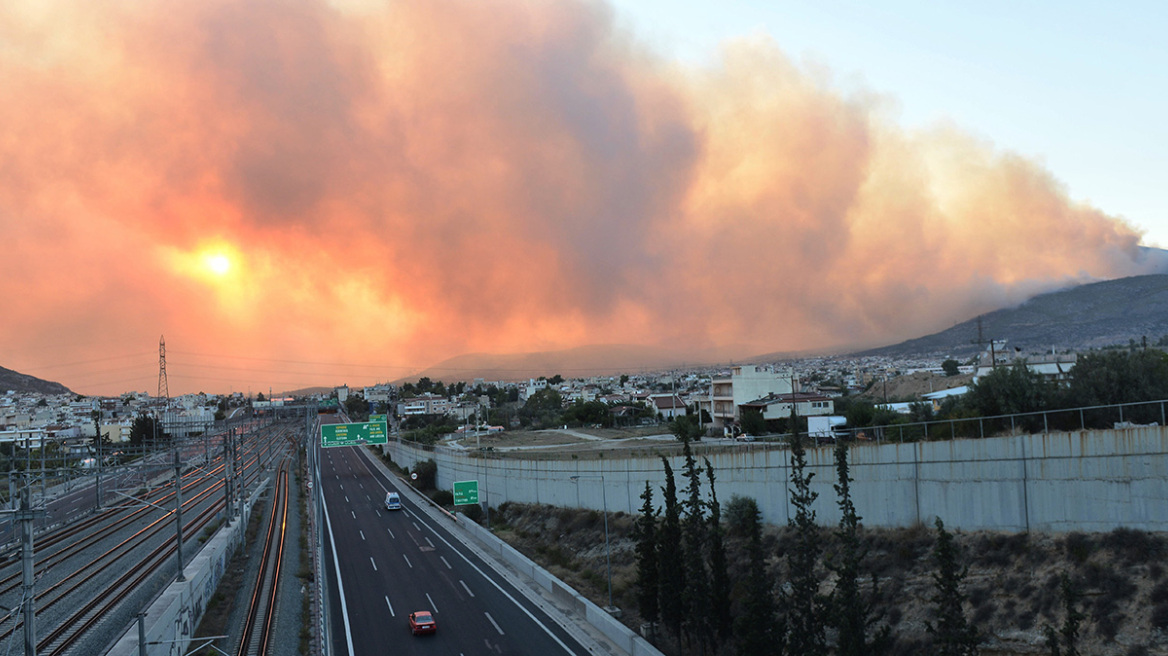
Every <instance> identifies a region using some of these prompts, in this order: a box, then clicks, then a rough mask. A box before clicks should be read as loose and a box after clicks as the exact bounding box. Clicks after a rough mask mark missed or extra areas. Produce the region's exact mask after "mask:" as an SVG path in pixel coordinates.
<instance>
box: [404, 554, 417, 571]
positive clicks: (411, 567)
mask: <svg viewBox="0 0 1168 656" xmlns="http://www.w3.org/2000/svg"><path fill="white" fill-rule="evenodd" d="M402 558H405V559H406V564H407V565H409V566H410V569H413V568H414V564H413V563H411V562H410V557H409V556H407V555H405V554H402Z"/></svg>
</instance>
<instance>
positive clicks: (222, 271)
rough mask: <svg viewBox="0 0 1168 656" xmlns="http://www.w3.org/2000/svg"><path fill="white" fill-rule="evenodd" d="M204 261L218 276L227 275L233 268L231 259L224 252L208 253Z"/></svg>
mask: <svg viewBox="0 0 1168 656" xmlns="http://www.w3.org/2000/svg"><path fill="white" fill-rule="evenodd" d="M203 263H204V264H205V265H206V266H207V269H208V270H209V271H210V272H211V273H213V274H215V275H217V276H223V275H227V272H228V271H230V270H231V260H230V259H229V258H228V257H227V256H226V255H223V254H222V253H219V254H215V255H208V256H207V257H206V258H205V259H204V261H203Z"/></svg>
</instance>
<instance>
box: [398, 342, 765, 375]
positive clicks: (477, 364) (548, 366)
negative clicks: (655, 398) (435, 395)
mask: <svg viewBox="0 0 1168 656" xmlns="http://www.w3.org/2000/svg"><path fill="white" fill-rule="evenodd" d="M735 354H737V357H739V358H741V357H742V355H743V354H745V350H744V349H736V348H734V347H731V348H726V349H711V350H705V351H697V352H688V351H687V352H677V351H671V350H666V349H658V348H652V347H647V346H634V345H627V344H599V345H591V346H581V347H578V348H573V349H566V350H563V351H540V352H533V353H507V354H484V353H469V354H466V355H460V356H457V357H453V358H450V359H448V360H444V361H442V362H440V363H438V364H436V365H433V366H431V367H427V368H426V369H424V370H423V371H420V372H418V373H417V374H416V375H411V376H409V377H408V378H406V379H402V380H400V381H395V382H397V383H401V382H405V381H407V380H409V381H414V380H418V379H419V378H421V377H423V376H425V377H428V378H430V379H431V380H442V381H451V380H465V381H470V380H474V379H475V378H482V379H484V380H502V381H524V380H527V379H529V378H538V377H540V376H554V375H556V374H560V375H562V376H564V377H565V378H586V377H589V376H605V375H616V374H621V373H634V372H638V371H666V370H669V369H684V368H693V367H700V366H710V365H714V364H717V363H719V362H729V361H731V360H733V359H734V357H735Z"/></svg>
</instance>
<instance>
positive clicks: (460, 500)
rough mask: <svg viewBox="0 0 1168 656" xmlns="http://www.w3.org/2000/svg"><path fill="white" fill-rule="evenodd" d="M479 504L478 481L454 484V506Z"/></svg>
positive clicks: (456, 482)
mask: <svg viewBox="0 0 1168 656" xmlns="http://www.w3.org/2000/svg"><path fill="white" fill-rule="evenodd" d="M478 503H479V482H478V481H455V482H454V505H456V506H466V505H478Z"/></svg>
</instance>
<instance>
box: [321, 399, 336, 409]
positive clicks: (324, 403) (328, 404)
mask: <svg viewBox="0 0 1168 656" xmlns="http://www.w3.org/2000/svg"><path fill="white" fill-rule="evenodd" d="M318 405H320V407H322V408H339V407H340V406H341V404H340V403H338V402H337V400H336V399H323V400H321V402H320V403H319V404H318Z"/></svg>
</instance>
